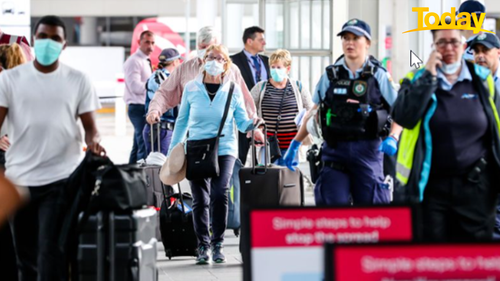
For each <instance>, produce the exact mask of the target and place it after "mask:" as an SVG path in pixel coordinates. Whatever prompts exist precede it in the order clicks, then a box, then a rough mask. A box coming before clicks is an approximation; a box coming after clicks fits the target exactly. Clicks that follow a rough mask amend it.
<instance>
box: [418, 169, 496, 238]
mask: <svg viewBox="0 0 500 281" xmlns="http://www.w3.org/2000/svg"><path fill="white" fill-rule="evenodd" d="M496 178H497V177H496V176H494V174H493V172H491V170H489V169H486V171H485V172H484V173H482V174H481V175H480V176H479V179H478V182H471V181H469V180H468V179H467V175H459V176H432V175H431V177H430V178H429V182H428V184H427V187H426V189H425V192H424V200H423V202H422V207H423V212H422V215H423V234H424V239H425V240H426V241H438V242H448V241H452V242H475V241H488V240H491V239H492V236H493V227H494V225H495V206H496V202H497V195H496V193H497V189H496V186H497V185H498V181H496V180H495V179H496Z"/></svg>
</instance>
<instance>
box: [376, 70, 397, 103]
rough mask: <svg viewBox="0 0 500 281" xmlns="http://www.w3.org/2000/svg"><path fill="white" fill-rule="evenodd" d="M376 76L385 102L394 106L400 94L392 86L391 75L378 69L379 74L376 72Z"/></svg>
mask: <svg viewBox="0 0 500 281" xmlns="http://www.w3.org/2000/svg"><path fill="white" fill-rule="evenodd" d="M374 76H375V79H377V81H378V85H379V87H380V92H381V93H382V96H383V97H384V99H385V101H387V103H388V104H389V105H390V106H392V105H393V104H394V102H395V101H396V98H397V97H398V93H397V92H396V89H394V87H393V86H392V82H391V79H390V78H389V77H390V76H389V73H387V72H386V71H384V70H381V69H378V70H377V72H375V75H374Z"/></svg>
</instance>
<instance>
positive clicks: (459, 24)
mask: <svg viewBox="0 0 500 281" xmlns="http://www.w3.org/2000/svg"><path fill="white" fill-rule="evenodd" d="M411 11H412V12H417V13H418V27H417V28H416V29H412V30H407V31H405V32H403V33H408V32H414V31H423V30H438V29H458V30H472V31H474V34H476V33H478V32H480V31H482V32H490V33H493V32H491V31H488V30H485V29H482V28H481V27H482V26H483V22H484V18H485V16H486V14H485V13H481V15H480V16H479V19H478V18H477V14H476V13H473V14H472V15H471V14H469V13H465V12H464V13H460V14H458V15H456V9H455V7H452V8H451V13H443V14H442V15H441V17H439V15H438V14H436V13H433V12H430V13H427V14H426V15H425V17H424V13H425V12H428V11H429V8H428V7H413V8H412V9H411ZM457 16H458V18H459V19H458V21H457V20H456V17H457ZM431 17H433V18H434V23H433V24H431V23H430V18H431ZM447 17H450V18H451V22H450V23H449V24H447V23H446V18H447ZM471 20H472V22H473V23H474V26H471ZM439 22H441V26H439ZM424 24H425V26H424Z"/></svg>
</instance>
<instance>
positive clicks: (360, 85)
mask: <svg viewBox="0 0 500 281" xmlns="http://www.w3.org/2000/svg"><path fill="white" fill-rule="evenodd" d="M352 87H353V92H354V94H355V95H356V96H358V97H361V96H362V95H364V94H365V93H366V88H367V84H366V82H365V81H356V82H354V84H353V86H352Z"/></svg>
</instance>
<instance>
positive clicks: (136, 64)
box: [123, 30, 155, 164]
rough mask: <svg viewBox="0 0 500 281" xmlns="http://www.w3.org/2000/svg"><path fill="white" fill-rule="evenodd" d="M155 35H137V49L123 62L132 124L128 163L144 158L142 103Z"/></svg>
mask: <svg viewBox="0 0 500 281" xmlns="http://www.w3.org/2000/svg"><path fill="white" fill-rule="evenodd" d="M154 45H155V35H154V33H153V32H151V31H149V30H146V31H143V32H142V33H141V36H140V37H139V49H138V50H137V52H135V53H134V54H133V55H131V56H130V57H129V58H128V59H127V61H126V62H125V65H124V66H123V68H124V73H125V94H124V96H123V98H124V100H125V103H126V104H127V105H128V117H129V118H130V122H132V125H134V145H133V146H132V151H131V152H130V158H129V163H130V164H133V163H136V162H137V160H140V159H144V158H146V146H145V144H144V139H143V138H142V130H143V129H144V126H145V125H146V120H145V119H144V116H145V115H146V112H145V109H144V103H145V101H146V82H147V81H148V79H149V77H150V76H151V74H152V71H153V69H152V65H151V60H150V59H149V55H150V54H151V53H152V52H153V49H154Z"/></svg>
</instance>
